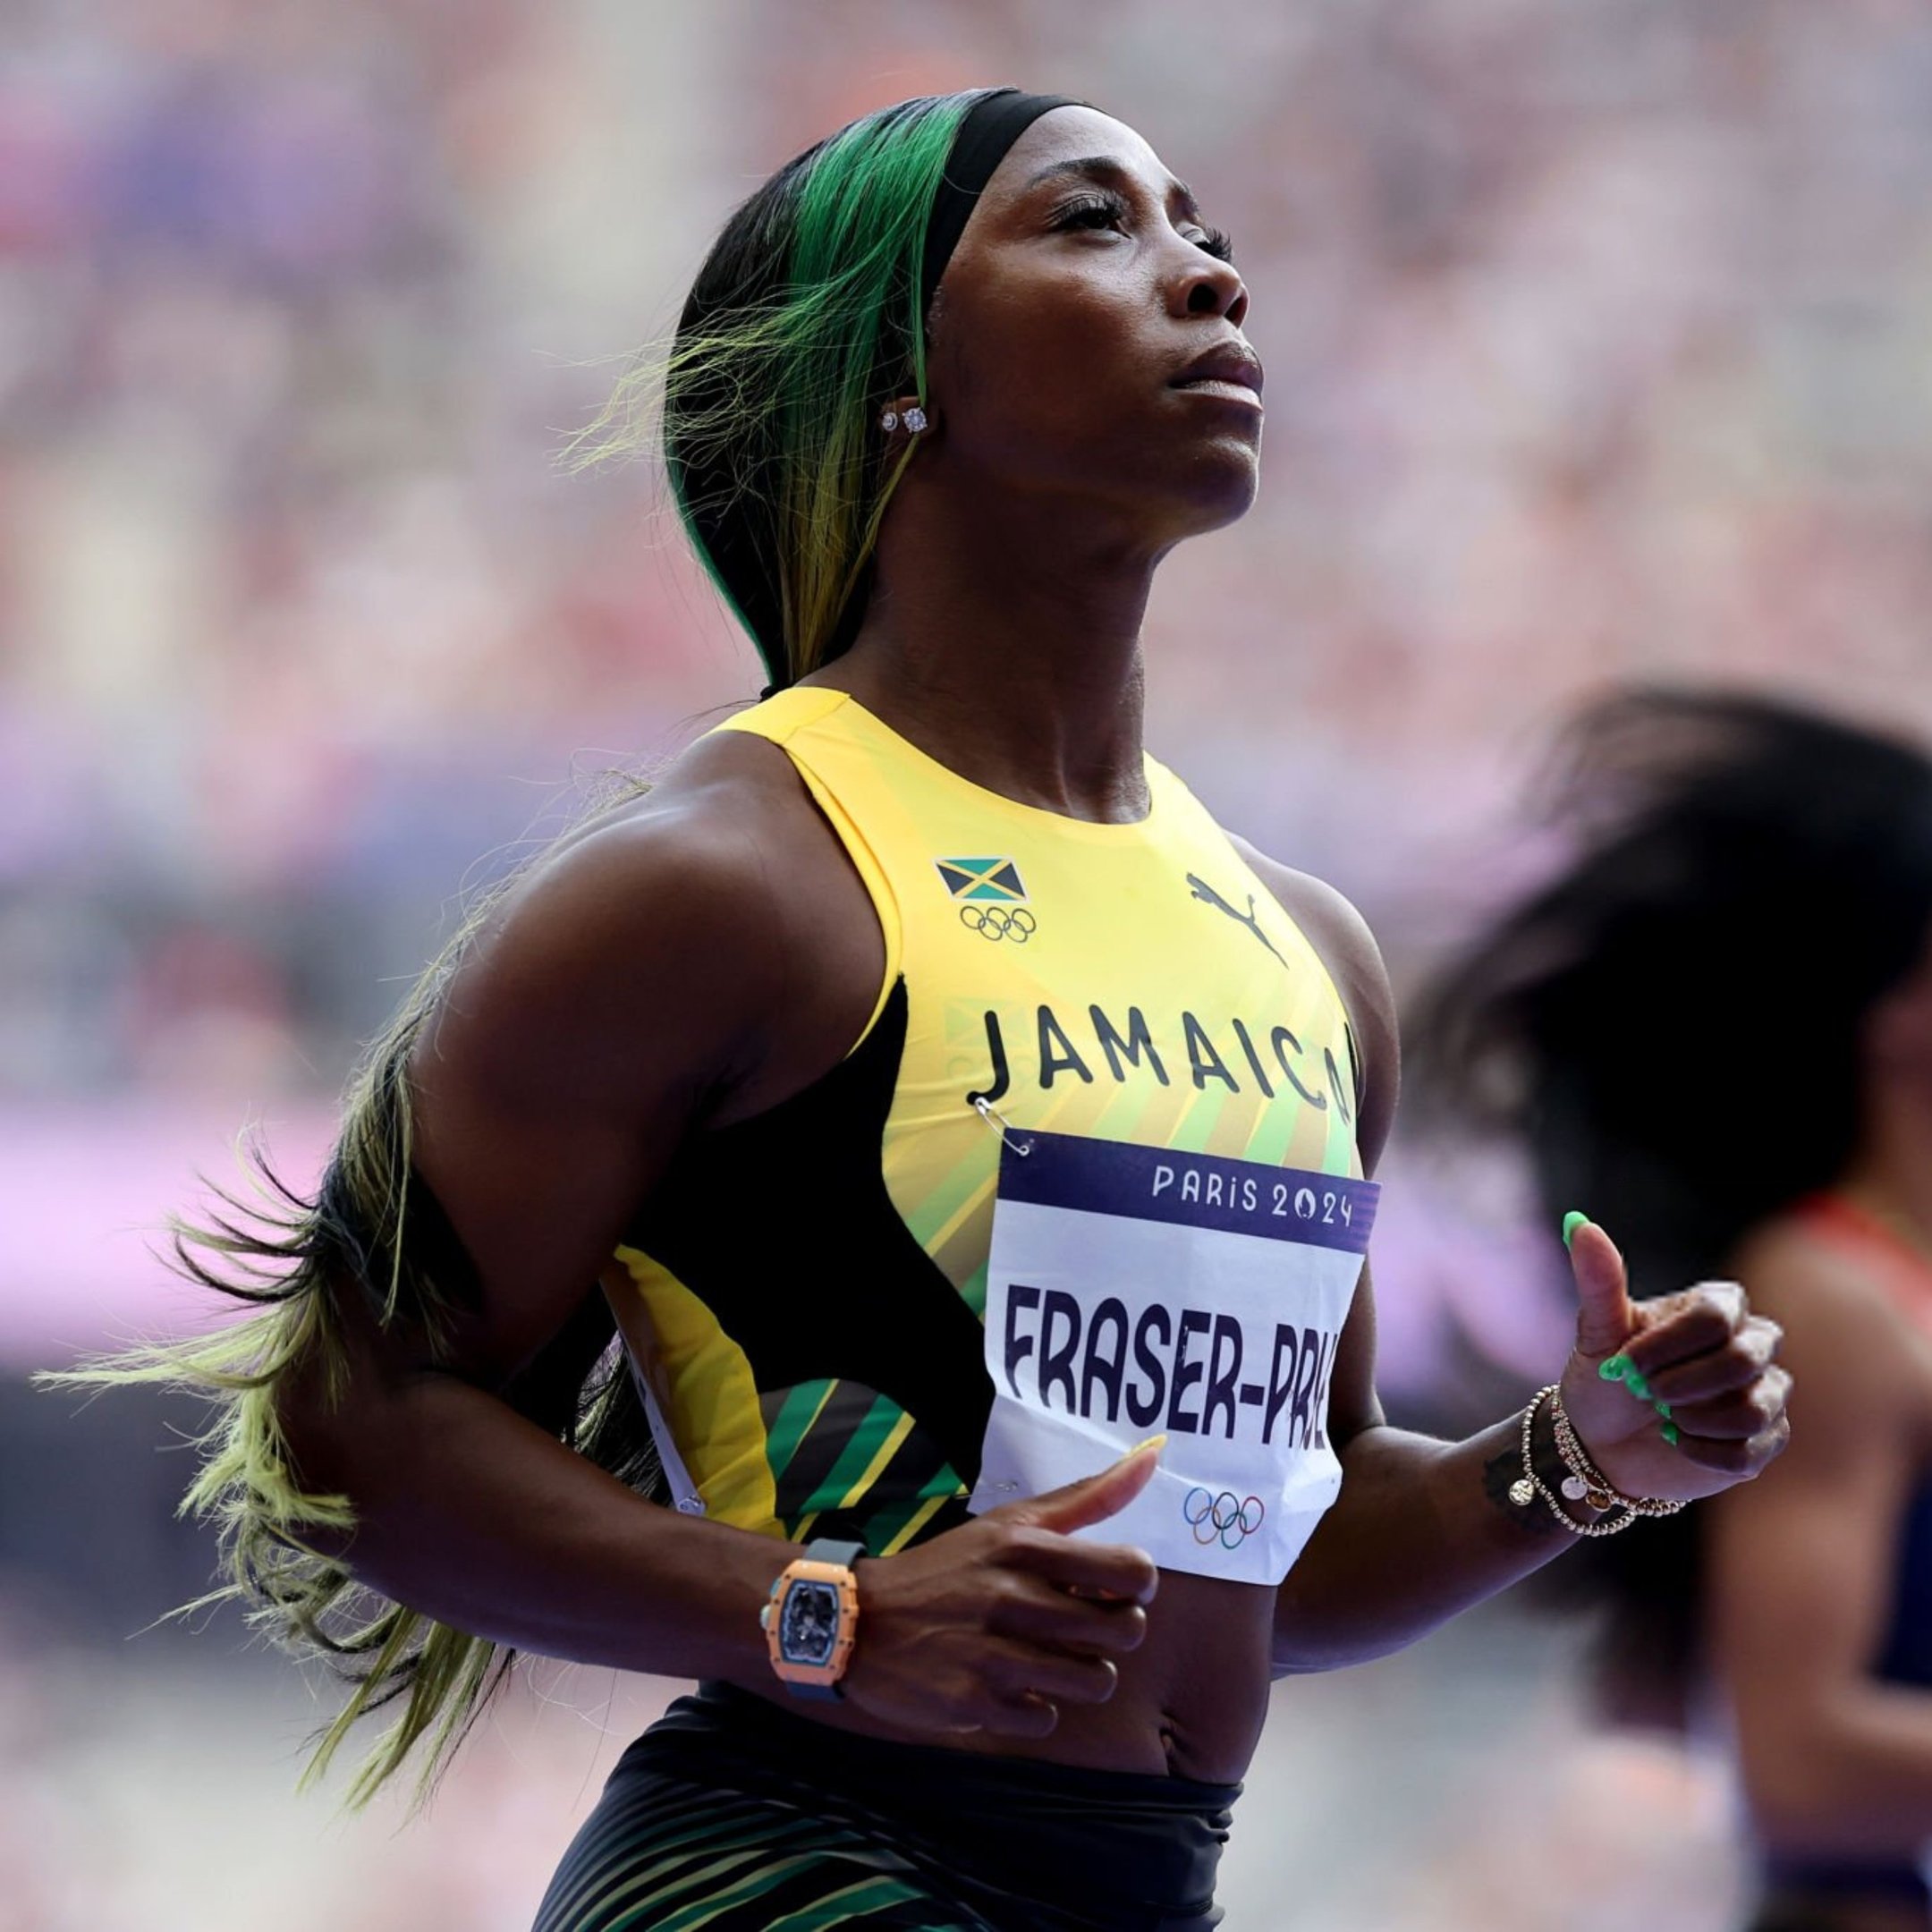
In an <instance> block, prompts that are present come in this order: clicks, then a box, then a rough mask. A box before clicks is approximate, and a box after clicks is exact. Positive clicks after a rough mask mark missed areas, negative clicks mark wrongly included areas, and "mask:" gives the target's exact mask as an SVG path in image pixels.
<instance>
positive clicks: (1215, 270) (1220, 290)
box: [1173, 245, 1248, 328]
mask: <svg viewBox="0 0 1932 1932" xmlns="http://www.w3.org/2000/svg"><path fill="white" fill-rule="evenodd" d="M1188 254H1189V256H1190V258H1191V259H1190V260H1189V261H1188V262H1187V264H1186V266H1185V267H1184V268H1183V269H1182V271H1181V273H1180V275H1178V277H1177V278H1176V280H1175V283H1174V293H1173V304H1174V311H1175V313H1176V314H1178V315H1186V316H1223V317H1225V318H1226V319H1227V320H1228V321H1230V322H1232V323H1233V325H1234V326H1235V327H1236V328H1239V327H1240V326H1241V322H1242V319H1243V318H1244V317H1246V315H1247V313H1248V284H1246V283H1245V282H1243V281H1242V280H1241V270H1240V269H1239V268H1237V267H1235V266H1234V264H1233V262H1225V261H1219V260H1217V259H1216V258H1215V257H1214V256H1212V255H1209V254H1208V253H1207V252H1206V251H1205V250H1201V249H1198V248H1195V247H1192V246H1191V245H1190V246H1189V248H1188Z"/></svg>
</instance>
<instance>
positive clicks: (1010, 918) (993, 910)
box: [960, 905, 1039, 945]
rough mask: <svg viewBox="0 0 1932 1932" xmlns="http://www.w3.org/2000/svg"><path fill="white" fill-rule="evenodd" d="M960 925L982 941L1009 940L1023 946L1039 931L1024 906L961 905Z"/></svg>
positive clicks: (1036, 923)
mask: <svg viewBox="0 0 1932 1932" xmlns="http://www.w3.org/2000/svg"><path fill="white" fill-rule="evenodd" d="M960 924H961V925H962V926H963V927H964V928H966V929H967V931H968V932H976V933H978V934H979V936H980V937H981V938H982V939H993V940H1000V939H1011V940H1012V941H1013V944H1014V945H1025V944H1026V943H1027V941H1028V940H1029V939H1030V938H1031V937H1032V936H1033V935H1034V933H1035V932H1037V931H1038V929H1039V921H1038V919H1035V918H1034V917H1033V915H1032V914H1031V913H1030V912H1029V911H1027V909H1026V908H1025V907H1024V906H1002V905H962V907H961V908H960Z"/></svg>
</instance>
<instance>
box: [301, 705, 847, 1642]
mask: <svg viewBox="0 0 1932 1932" xmlns="http://www.w3.org/2000/svg"><path fill="white" fill-rule="evenodd" d="M775 758H777V754H775V753H774V752H772V751H771V750H769V748H767V747H764V746H759V745H748V744H747V743H746V742H745V741H737V742H735V743H733V742H729V741H727V742H726V743H724V745H722V746H720V747H718V748H717V749H716V750H713V749H712V748H704V749H701V750H700V752H699V754H698V755H697V758H696V759H695V760H694V761H693V762H694V763H695V764H696V766H697V773H696V775H695V777H692V776H687V777H686V779H685V781H684V782H683V783H682V784H673V785H671V786H669V787H667V788H666V795H665V796H664V797H663V798H661V799H654V800H653V801H650V802H649V803H648V805H647V806H646V807H645V808H644V809H642V811H640V812H639V813H637V814H635V815H634V816H632V817H631V818H628V819H624V820H622V821H619V822H615V823H612V824H610V825H607V826H605V827H603V828H602V829H599V830H597V831H595V832H593V833H591V834H589V835H587V836H584V837H581V838H580V839H579V840H578V841H577V842H576V843H574V844H573V845H572V846H571V847H570V848H569V849H568V850H566V851H565V852H562V853H560V854H558V855H556V856H555V857H553V858H552V860H549V861H548V862H547V864H546V865H545V866H544V867H542V868H541V869H539V870H538V872H537V873H536V874H535V875H534V876H532V877H530V878H529V879H527V880H525V881H524V882H522V883H521V885H520V886H519V887H518V889H517V890H516V892H515V893H514V894H513V897H512V898H511V900H510V901H509V902H508V903H507V905H506V906H505V908H504V911H502V912H501V914H500V915H499V916H498V918H497V919H496V921H495V922H494V923H493V925H492V927H491V928H490V929H488V930H487V932H486V933H485V934H484V935H483V936H482V937H481V939H480V940H479V943H478V944H477V945H476V946H475V947H474V948H473V950H472V953H471V954H470V957H469V958H468V959H467V960H466V961H465V962H464V963H463V964H462V968H461V969H460V970H459V972H458V975H457V978H456V979H455V980H454V982H453V986H452V987H451V988H450V990H449V993H448V995H447V996H446V998H445V1003H444V1005H443V1008H442V1010H441V1012H440V1013H439V1015H438V1017H437V1020H436V1023H435V1028H434V1031H433V1032H431V1033H429V1034H428V1035H427V1036H426V1037H425V1038H424V1039H423V1041H422V1042H421V1044H420V1045H419V1048H418V1051H417V1053H416V1054H415V1055H414V1057H413V1059H412V1063H411V1069H410V1073H411V1089H412V1095H413V1099H414V1107H413V1123H414V1131H415V1140H416V1145H415V1149H414V1152H415V1165H416V1167H417V1170H418V1172H419V1174H420V1176H421V1178H422V1179H423V1180H424V1181H425V1182H427V1183H428V1186H429V1187H430V1188H431V1189H432V1190H433V1191H434V1192H435V1195H436V1199H437V1201H438V1202H439V1203H440V1205H441V1207H442V1208H443V1209H444V1211H445V1214H446V1215H447V1216H448V1219H449V1221H450V1223H451V1224H452V1226H453V1229H454V1231H455V1233H456V1235H457V1236H458V1238H459V1240H460V1241H461V1242H462V1248H463V1250H465V1251H466V1252H467V1254H468V1255H469V1256H470V1257H472V1258H474V1261H475V1265H476V1270H477V1275H478V1281H477V1284H476V1294H475V1298H474V1299H475V1309H474V1312H473V1313H472V1314H471V1315H470V1316H469V1317H468V1318H466V1319H465V1320H464V1322H463V1324H462V1326H461V1328H460V1330H459V1332H458V1334H457V1335H456V1337H455V1342H454V1346H453V1350H452V1351H451V1352H450V1353H449V1354H447V1355H446V1356H445V1357H443V1358H441V1359H438V1360H432V1358H431V1355H430V1352H429V1351H428V1349H427V1347H425V1346H424V1345H423V1343H422V1341H421V1338H420V1337H419V1336H415V1335H410V1334H408V1333H406V1332H403V1331H402V1330H401V1329H398V1328H391V1329H387V1330H384V1329H380V1328H378V1327H377V1325H376V1324H375V1323H374V1321H373V1320H371V1319H369V1318H368V1317H367V1316H366V1315H364V1314H361V1313H360V1312H359V1311H360V1308H361V1301H360V1297H358V1296H355V1295H352V1294H344V1295H343V1296H341V1297H340V1298H339V1300H340V1301H341V1303H342V1304H343V1309H344V1311H345V1313H346V1314H347V1315H348V1316H349V1318H350V1319H351V1321H352V1332H351V1336H350V1343H351V1350H352V1371H351V1374H350V1377H349V1378H348V1386H347V1388H346V1391H345V1392H344V1393H343V1396H342V1398H341V1399H340V1400H339V1401H337V1402H333V1403H332V1402H329V1401H327V1400H326V1399H325V1398H324V1396H323V1394H322V1392H321V1390H320V1389H319V1387H318V1385H317V1384H316V1381H315V1380H314V1379H313V1378H310V1379H309V1380H308V1381H297V1382H296V1383H295V1384H293V1385H292V1386H291V1387H290V1389H289V1391H288V1392H287V1394H286V1397H285V1399H284V1401H283V1402H282V1404H281V1419H282V1420H283V1423H284V1428H285V1431H286V1434H287V1436H288V1439H289V1443H290V1446H291V1452H292V1457H293V1460H294V1461H295V1463H296V1465H297V1468H298V1470H299V1472H300V1475H301V1479H302V1480H303V1483H304V1485H305V1486H306V1487H309V1489H311V1490H328V1491H335V1492H339V1493H341V1494H343V1495H345V1496H348V1498H349V1499H350V1501H351V1503H352V1505H353V1508H354V1512H355V1517H356V1528H355V1530H354V1532H353V1536H352V1540H351V1541H350V1542H349V1543H348V1545H347V1546H346V1549H345V1551H344V1552H343V1554H344V1555H346V1558H347V1560H348V1562H349V1563H350V1564H351V1566H352V1569H353V1570H354V1572H356V1574H357V1575H358V1576H359V1577H360V1578H361V1579H363V1580H367V1581H368V1582H369V1583H370V1584H372V1585H374V1586H375V1587H376V1588H377V1589H381V1590H382V1591H384V1592H385V1593H386V1594H387V1595H390V1596H392V1597H394V1598H396V1599H397V1600H399V1601H401V1602H403V1603H407V1604H409V1605H410V1606H411V1607H413V1608H417V1609H419V1610H422V1611H424V1612H427V1613H428V1614H430V1615H431V1616H434V1617H436V1618H438V1619H440V1620H442V1621H445V1622H447V1623H453V1624H454V1625H456V1626H457V1627H459V1628H461V1629H464V1630H468V1631H473V1632H476V1633H478V1634H479V1635H483V1636H487V1637H489V1638H492V1639H495V1640H497V1641H499V1642H503V1643H507V1644H512V1645H514V1646H515V1647H517V1648H520V1649H530V1650H536V1651H540V1652H545V1653H548V1654H551V1655H555V1656H562V1657H570V1658H572V1659H575V1660H577V1661H580V1662H586V1663H596V1664H610V1665H618V1666H621V1667H623V1668H627V1669H633V1670H645V1671H655V1672H660V1673H666V1674H678V1675H702V1674H722V1675H743V1674H746V1672H747V1671H748V1670H755V1669H756V1668H758V1659H759V1657H760V1656H761V1654H762V1652H761V1645H760V1640H759V1636H758V1627H757V1609H758V1604H759V1602H760V1600H761V1599H762V1597H763V1596H764V1594H765V1592H766V1590H767V1589H768V1587H769V1585H770V1583H771V1580H772V1579H773V1578H774V1577H775V1575H776V1573H777V1572H778V1571H779V1570H780V1569H781V1568H782V1567H783V1565H784V1563H785V1562H786V1561H787V1560H788V1559H789V1558H790V1556H791V1555H793V1554H794V1552H792V1550H791V1548H790V1547H789V1546H787V1545H784V1544H783V1543H780V1542H778V1541H776V1540H775V1539H773V1538H764V1537H757V1536H750V1535H746V1534H743V1533H741V1532H739V1531H736V1530H731V1529H727V1528H724V1527H722V1526H719V1525H717V1524H714V1523H709V1522H705V1521H694V1520H692V1519H690V1518H687V1517H683V1516H680V1515H677V1514H675V1513H672V1512H669V1511H666V1510H664V1509H661V1508H658V1507H657V1506H656V1505H654V1504H651V1503H649V1502H648V1501H647V1500H645V1499H644V1498H642V1497H641V1496H637V1495H636V1494H634V1493H632V1492H631V1490H629V1489H628V1488H626V1487H624V1486H623V1484H621V1483H619V1482H617V1481H616V1480H614V1479H612V1478H611V1477H609V1476H608V1475H606V1474H605V1473H604V1472H603V1471H601V1470H598V1469H597V1467H596V1466H595V1465H594V1464H592V1463H590V1462H588V1461H587V1460H585V1459H584V1458H582V1457H580V1456H579V1455H577V1454H575V1453H572V1451H571V1450H569V1449H567V1448H565V1447H564V1446H563V1445H562V1444H560V1443H559V1442H558V1441H556V1440H555V1438H554V1437H553V1436H549V1435H548V1434H547V1433H546V1432H545V1431H544V1430H543V1429H542V1428H538V1427H537V1426H536V1425H534V1424H533V1423H531V1422H530V1421H528V1420H526V1419H524V1418H523V1417H522V1416H521V1414H519V1413H518V1412H517V1411H516V1410H515V1409H514V1408H513V1406H512V1405H511V1403H510V1402H508V1401H507V1400H506V1399H505V1396H504V1391H505V1390H506V1389H507V1388H508V1387H509V1385H511V1383H512V1382H513V1378H514V1377H515V1376H516V1375H517V1373H518V1371H519V1370H520V1369H522V1368H523V1367H525V1365H527V1364H528V1363H529V1361H530V1360H531V1359H532V1358H533V1357H534V1356H535V1355H536V1354H537V1352H538V1351H539V1350H541V1349H542V1348H543V1347H545V1345H546V1344H547V1343H550V1342H551V1341H552V1340H553V1339H554V1338H555V1337H556V1336H557V1335H559V1334H561V1333H562V1332H563V1330H564V1328H565V1326H566V1325H567V1324H570V1323H572V1321H573V1320H577V1319H580V1318H582V1316H583V1314H584V1312H585V1309H584V1303H585V1301H586V1300H587V1298H589V1297H590V1296H594V1295H596V1294H597V1293H598V1292H599V1291H598V1289H597V1278H598V1275H599V1272H600V1269H601V1268H602V1267H603V1266H604V1265H605V1263H606V1260H607V1258H608V1257H609V1255H610V1253H611V1250H612V1249H613V1247H614V1245H615V1244H616V1242H617V1241H618V1239H619V1238H620V1235H621V1233H622V1230H623V1226H624V1224H625V1222H626V1221H627V1219H628V1217H629V1216H630V1215H631V1211H632V1210H633V1208H634V1207H635V1205H636V1203H637V1202H638V1201H639V1200H640V1199H641V1198H642V1196H643V1195H644V1194H645V1192H646V1191H648V1188H649V1187H650V1186H651V1184H652V1183H653V1182H654V1181H655V1179H656V1178H657V1175H658V1174H660V1173H661V1172H662V1170H663V1167H664V1165H665V1161H666V1159H667V1157H669V1155H670V1153H671V1151H672V1149H673V1148H674V1146H675V1145H676V1143H677V1141H678V1140H680V1139H681V1138H682V1136H683V1135H684V1134H686V1133H687V1132H690V1131H694V1130H695V1129H697V1128H699V1127H701V1126H703V1125H705V1124H709V1123H714V1122H716V1120H718V1119H719V1118H721V1117H728V1114H729V1112H730V1110H732V1109H733V1108H734V1107H750V1106H757V1105H758V1104H761V1103H762V1101H763V1099H764V1094H763V1093H762V1091H761V1087H762V1088H768V1087H769V1086H770V1085H771V1084H772V1083H773V1082H774V1081H778V1082H783V1081H784V1080H787V1079H789V1080H791V1081H792V1084H794V1085H795V1084H802V1083H803V1081H804V1080H807V1079H809V1078H810V1077H812V1075H813V1073H814V1072H818V1071H822V1068H814V1067H812V1066H810V1065H809V1064H800V1065H798V1066H795V1067H791V1068H788V1067H787V1065H786V1064H785V1060H786V1055H788V1054H790V1055H792V1056H793V1057H794V1058H799V1057H800V1056H803V1058H804V1059H805V1060H809V1056H810V1055H812V1054H813V1053H814V1052H817V1053H818V1054H819V1055H821V1056H822V1057H823V1058H824V1059H825V1060H826V1062H827V1063H829V1062H830V1061H832V1060H835V1059H836V1057H837V1055H838V1054H839V1053H840V1052H841V1051H842V1050H843V1047H844V1046H846V1045H849V1043H850V1040H851V1038H852V1037H853V1035H854V1034H855V1033H856V1031H857V1030H858V1028H859V1027H860V1026H861V1025H862V1024H863V1021H864V1018H865V1013H866V1003H867V1001H868V1000H869V995H870V993H871V992H872V991H873V990H875V989H876V987H877V971H878V963H877V961H875V962H874V963H873V965H872V967H871V978H870V982H869V985H868V983H867V978H866V967H865V964H864V962H863V961H862V960H861V961H859V962H856V964H855V966H854V969H853V970H852V972H850V973H848V974H843V975H841V974H836V973H834V974H827V975H825V976H824V977H825V978H826V979H829V980H831V981H833V982H835V984H834V986H833V987H832V989H831V990H829V991H821V992H819V993H816V994H815V993H813V992H811V991H809V990H807V989H801V988H797V987H794V986H793V985H792V982H791V980H790V979H789V977H788V974H789V970H790V969H789V968H788V965H787V961H788V960H789V959H790V958H791V957H792V955H793V954H794V953H796V952H798V951H799V950H801V949H803V950H805V951H807V952H808V953H810V952H811V951H812V949H811V946H810V936H809V935H806V936H801V935H800V934H799V933H798V932H797V931H796V930H794V929H792V928H791V927H790V926H789V925H788V923H787V913H786V905H785V902H784V901H783V900H782V899H780V898H778V897H776V896H775V894H774V892H773V890H772V887H771V885H770V884H769V881H768V877H767V860H768V861H769V862H770V864H771V865H772V866H773V867H775V868H779V869H780V876H781V877H782V876H783V871H782V868H783V865H784V859H785V857H786V856H787V855H788V854H787V851H786V842H787V841H790V842H791V843H792V844H793V845H795V844H796V843H797V841H798V840H799V838H800V837H801V836H803V837H806V838H809V837H810V836H813V835H815V834H816V832H817V828H816V827H815V826H813V825H812V824H811V822H810V820H809V814H808V815H807V817H806V818H805V819H804V820H802V821H801V818H800V816H799V815H798V814H797V813H796V812H793V813H791V814H789V815H787V814H785V813H784V811H783V810H782V809H778V807H779V804H780V802H781V801H775V800H768V799H766V798H764V797H762V796H761V794H760V789H759V788H760V785H761V784H764V783H765V782H766V781H765V780H764V779H763V778H761V776H760V774H761V773H771V772H772V771H773V767H772V764H771V761H772V760H774V759H775ZM758 760H763V761H765V762H764V763H763V765H762V766H761V765H759V764H758V763H756V762H755V761H758ZM748 771H749V772H750V782H749V784H747V781H746V774H747V772H748ZM769 783H770V784H792V783H795V781H792V780H791V778H790V775H789V768H788V767H787V768H785V769H784V770H783V771H782V772H778V773H775V775H773V776H772V777H771V778H770V780H769ZM767 805H769V806H771V807H772V809H769V810H767V809H766V808H767ZM824 836H827V837H828V835H824ZM789 856H790V857H792V859H793V860H796V861H798V862H801V863H808V864H809V860H810V854H809V852H808V853H805V854H802V855H801V854H800V853H798V852H790V853H789ZM831 856H832V857H833V858H834V859H835V857H836V854H835V852H834V853H833V854H832V855H831ZM840 885H841V880H840V878H839V877H836V876H835V877H832V878H831V880H830V883H829V885H828V886H827V888H826V889H827V891H828V892H829V893H830V894H832V896H833V897H834V898H836V895H837V892H838V890H839V888H840ZM854 889H856V888H854ZM847 910H851V909H850V908H848V909H847ZM860 911H862V907H861V908H860ZM852 929H853V930H856V931H860V932H867V931H869V932H870V934H871V937H872V939H873V941H874V943H875V944H876V940H877V935H876V928H868V927H867V925H866V922H865V921H864V920H863V919H856V920H854V921H852ZM814 956H819V955H816V954H814ZM841 979H843V980H847V981H849V982H850V990H849V992H848V993H847V994H846V996H845V1005H846V1006H847V1007H848V1008H849V1009H850V1010H849V1011H845V1012H841V1011H840V997H839V995H838V992H837V986H836V982H838V981H840V980H841ZM780 1013H782V1014H783V1015H784V1034H785V1042H784V1044H782V1045H781V1044H775V1043H774V1041H772V1040H770V1039H768V1038H767V1037H766V1030H767V1028H768V1027H772V1026H773V1025H774V1022H775V1015H778V1014H780ZM842 1030H843V1038H841V1037H840V1035H841V1032H842ZM815 1043H816V1044H815Z"/></svg>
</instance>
